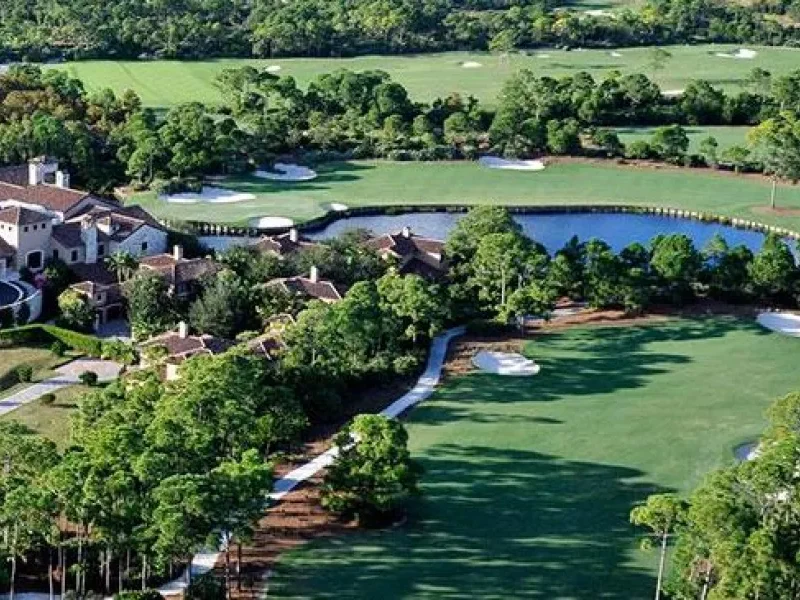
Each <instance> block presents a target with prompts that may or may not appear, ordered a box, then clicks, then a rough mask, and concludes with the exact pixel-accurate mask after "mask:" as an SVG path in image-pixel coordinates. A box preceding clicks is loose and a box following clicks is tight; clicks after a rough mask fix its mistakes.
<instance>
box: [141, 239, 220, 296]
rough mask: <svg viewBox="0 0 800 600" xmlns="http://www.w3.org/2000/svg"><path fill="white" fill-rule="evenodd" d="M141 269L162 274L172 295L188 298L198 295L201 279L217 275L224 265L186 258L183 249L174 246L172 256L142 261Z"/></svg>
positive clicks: (161, 255)
mask: <svg viewBox="0 0 800 600" xmlns="http://www.w3.org/2000/svg"><path fill="white" fill-rule="evenodd" d="M139 268H140V269H144V270H150V271H155V272H156V273H158V274H160V275H161V276H163V277H164V278H165V279H166V280H167V283H168V284H169V288H170V293H171V294H173V295H174V296H176V297H178V298H188V297H191V296H193V295H194V294H195V293H196V291H197V289H198V287H199V285H200V280H201V279H203V278H204V277H208V276H211V275H215V274H216V273H218V272H219V271H220V270H222V265H220V264H219V263H218V262H216V261H214V260H212V259H210V258H185V257H184V256H183V248H182V247H181V246H174V247H173V249H172V253H171V254H166V253H165V254H157V255H155V256H148V257H146V258H143V259H141V261H139Z"/></svg>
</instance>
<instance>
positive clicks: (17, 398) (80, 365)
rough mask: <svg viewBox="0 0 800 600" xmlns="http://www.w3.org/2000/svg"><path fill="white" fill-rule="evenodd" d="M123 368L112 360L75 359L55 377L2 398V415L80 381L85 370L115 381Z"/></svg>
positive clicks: (61, 368) (58, 370)
mask: <svg viewBox="0 0 800 600" xmlns="http://www.w3.org/2000/svg"><path fill="white" fill-rule="evenodd" d="M121 370H122V365H121V364H119V363H116V362H113V361H110V360H92V359H88V358H79V359H77V360H73V361H71V362H68V363H67V364H65V365H61V366H60V367H58V368H57V369H55V371H56V373H57V375H55V376H54V377H51V378H50V379H45V380H44V381H41V382H39V383H35V384H33V385H31V386H29V387H26V388H24V389H22V390H19V391H18V392H16V393H14V394H11V395H10V396H8V397H7V398H3V399H2V400H0V416H2V415H5V414H8V413H10V412H11V411H14V410H17V409H18V408H19V407H20V406H24V405H25V404H28V403H29V402H33V401H34V400H36V399H37V398H41V397H42V396H43V395H44V394H52V393H54V392H56V391H58V390H60V389H62V388H65V387H69V386H71V385H76V384H78V383H80V382H81V380H80V375H81V373H83V372H84V371H94V372H95V373H97V378H98V381H113V380H114V379H116V378H117V377H119V373H120V371H121Z"/></svg>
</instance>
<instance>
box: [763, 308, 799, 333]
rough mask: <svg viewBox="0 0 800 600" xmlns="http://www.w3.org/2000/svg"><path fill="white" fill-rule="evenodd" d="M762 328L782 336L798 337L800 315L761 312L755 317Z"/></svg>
mask: <svg viewBox="0 0 800 600" xmlns="http://www.w3.org/2000/svg"><path fill="white" fill-rule="evenodd" d="M756 321H758V324H759V325H761V326H762V327H766V328H767V329H771V330H772V331H777V332H778V333H782V334H783V335H789V336H792V337H800V315H796V314H794V313H779V312H763V313H761V314H759V315H758V317H756Z"/></svg>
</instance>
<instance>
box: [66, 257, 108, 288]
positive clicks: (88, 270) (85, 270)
mask: <svg viewBox="0 0 800 600" xmlns="http://www.w3.org/2000/svg"><path fill="white" fill-rule="evenodd" d="M69 270H70V271H72V273H73V274H74V275H75V279H77V280H78V281H80V282H87V281H88V282H92V283H95V284H99V285H113V284H116V283H117V276H116V275H114V274H113V273H112V272H111V271H109V270H108V269H107V268H106V266H105V264H104V263H102V262H96V263H93V264H86V263H75V264H71V265H69Z"/></svg>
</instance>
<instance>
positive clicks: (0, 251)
mask: <svg viewBox="0 0 800 600" xmlns="http://www.w3.org/2000/svg"><path fill="white" fill-rule="evenodd" d="M16 255H17V250H16V248H14V247H13V246H11V245H10V244H9V243H8V242H6V241H5V240H4V239H3V238H0V257H3V258H8V257H9V256H16Z"/></svg>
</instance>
